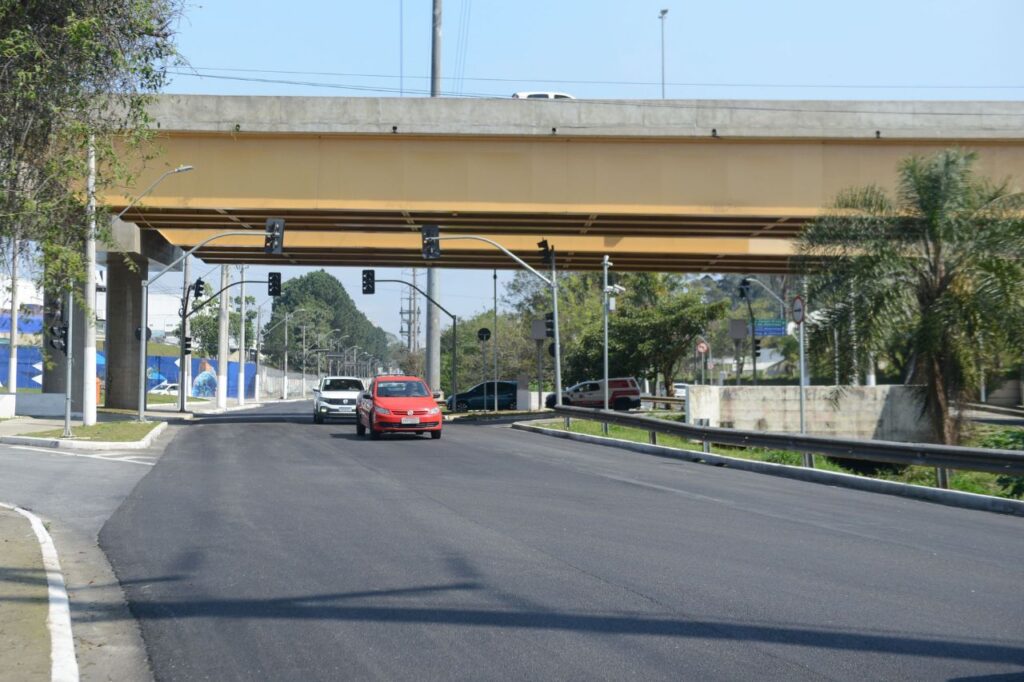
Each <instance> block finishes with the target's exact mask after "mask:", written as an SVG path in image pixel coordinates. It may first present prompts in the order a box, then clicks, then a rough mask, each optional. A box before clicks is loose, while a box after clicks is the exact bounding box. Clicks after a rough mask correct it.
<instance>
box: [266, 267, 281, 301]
mask: <svg viewBox="0 0 1024 682" xmlns="http://www.w3.org/2000/svg"><path fill="white" fill-rule="evenodd" d="M280 295H281V273H280V272H270V273H267V296H280Z"/></svg>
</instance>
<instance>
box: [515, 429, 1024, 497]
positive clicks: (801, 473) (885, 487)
mask: <svg viewBox="0 0 1024 682" xmlns="http://www.w3.org/2000/svg"><path fill="white" fill-rule="evenodd" d="M512 428H513V429H519V430H520V431H530V432H533V433H539V434H542V435H545V436H553V437H555V438H564V439H567V440H575V441H579V442H582V443H591V444H595V445H605V446H609V447H617V448H621V449H624V450H632V451H633V452H640V453H643V454H647V455H655V456H658V457H668V458H671V459H681V460H684V461H687V462H695V463H699V464H711V465H714V466H725V467H729V468H731V469H740V470H743V471H753V472H755V473H759V474H768V475H770V476H780V477H782V478H792V479H796V480H798V481H807V482H809V483H824V484H825V485H834V486H839V487H842V488H852V489H854V490H864V491H867V492H872V493H880V494H882V495H896V496H898V497H907V498H911V499H916V500H924V501H926V502H934V503H937V504H944V505H946V506H949V507H960V508H962V509H974V510H977V511H987V512H995V513H998V514H1009V515H1012V516H1024V500H1010V499H1006V498H1003V497H993V496H991V495H978V494H975V493H965V492H961V491H958V490H942V489H939V488H927V487H925V486H920V485H912V484H910V483H897V482H895V481H883V480H878V479H874V478H865V477H863V476H857V475H855V474H843V473H838V472H834V471H821V470H820V469H806V468H804V467H795V466H790V465H788V464H775V463H773V462H760V461H756V460H750V459H740V458H738V457H726V456H725V455H714V454H710V453H704V452H699V451H693V450H682V449H678V448H670V447H667V446H664V445H648V444H646V443H634V442H632V441H626V440H619V439H617V438H605V437H603V436H591V435H587V434H582V433H570V432H568V431H561V430H558V429H549V428H545V427H543V426H535V425H533V424H526V423H523V422H517V423H515V424H513V425H512Z"/></svg>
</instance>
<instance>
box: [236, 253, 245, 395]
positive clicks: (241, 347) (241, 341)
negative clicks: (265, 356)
mask: <svg viewBox="0 0 1024 682" xmlns="http://www.w3.org/2000/svg"><path fill="white" fill-rule="evenodd" d="M238 276H239V278H240V279H241V280H242V283H241V285H240V286H241V289H242V291H241V293H240V294H239V304H238V317H239V320H238V404H239V406H241V405H245V355H246V353H245V266H244V265H242V266H240V267H239V272H238Z"/></svg>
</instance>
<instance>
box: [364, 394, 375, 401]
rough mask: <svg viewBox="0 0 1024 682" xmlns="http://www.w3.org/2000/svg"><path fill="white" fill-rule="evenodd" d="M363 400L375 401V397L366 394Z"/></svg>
mask: <svg viewBox="0 0 1024 682" xmlns="http://www.w3.org/2000/svg"><path fill="white" fill-rule="evenodd" d="M363 400H373V397H372V396H371V395H370V394H369V393H364V394H363Z"/></svg>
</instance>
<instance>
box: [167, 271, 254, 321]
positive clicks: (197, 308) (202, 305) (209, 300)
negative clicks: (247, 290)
mask: <svg viewBox="0 0 1024 682" xmlns="http://www.w3.org/2000/svg"><path fill="white" fill-rule="evenodd" d="M266 283H267V280H265V279H246V280H241V279H240V280H238V281H237V282H232V283H231V284H229V285H227V286H226V287H224V288H222V289H221V290H220V291H218V292H217V293H215V294H211V295H210V297H209V298H207V299H206V300H205V301H203V302H202V303H200V304H199V305H197V306H193V308H192V312H190V313H188V314H187V315H185V317H192V316H193V315H195V314H196V313H198V312H199V311H200V310H202V309H203V308H205V307H206V306H208V305H210V304H211V303H213V302H214V301H215V300H217V297H219V296H220V295H221V294H222V293H224V292H225V291H227V290H228V289H230V288H231V287H234V286H238V285H239V284H266Z"/></svg>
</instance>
